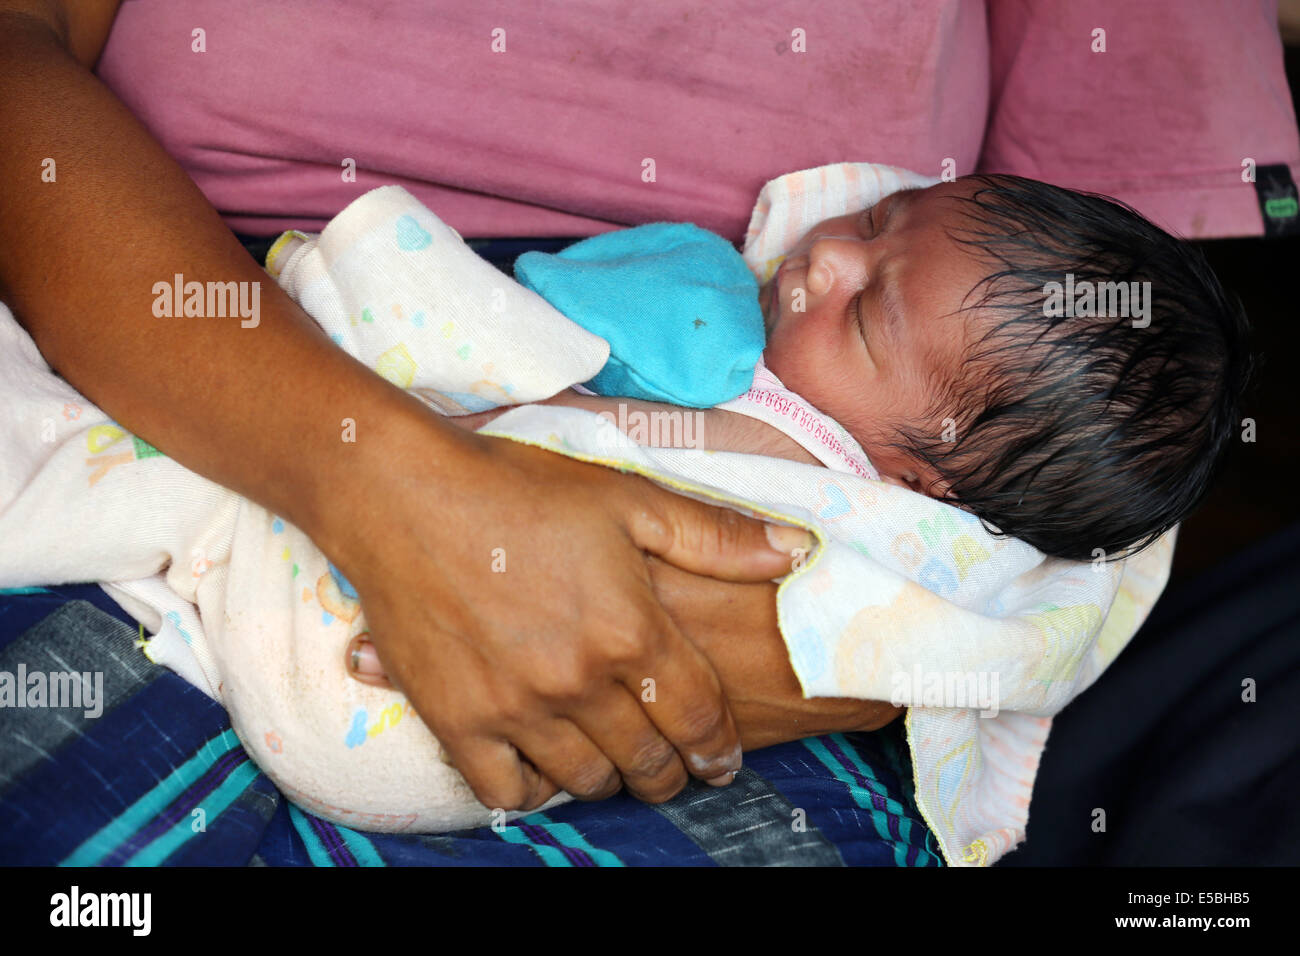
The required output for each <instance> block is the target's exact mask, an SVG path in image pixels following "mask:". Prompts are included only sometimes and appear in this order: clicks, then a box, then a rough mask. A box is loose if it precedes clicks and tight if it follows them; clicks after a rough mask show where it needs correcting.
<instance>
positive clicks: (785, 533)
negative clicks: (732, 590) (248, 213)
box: [628, 486, 816, 581]
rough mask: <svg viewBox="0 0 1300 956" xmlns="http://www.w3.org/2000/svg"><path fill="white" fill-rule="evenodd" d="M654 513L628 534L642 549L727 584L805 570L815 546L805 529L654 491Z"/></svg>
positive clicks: (646, 510)
mask: <svg viewBox="0 0 1300 956" xmlns="http://www.w3.org/2000/svg"><path fill="white" fill-rule="evenodd" d="M647 490H648V491H650V492H652V494H653V501H652V502H650V503H649V504H650V507H643V508H637V509H635V512H634V514H633V515H631V516H630V519H629V521H628V529H629V530H630V531H631V534H632V539H633V541H634V542H635V543H636V546H637V547H638V548H641V549H642V550H643V551H648V552H650V553H651V554H653V555H655V556H656V557H658V558H661V559H662V560H664V561H666V562H668V563H669V564H673V565H676V566H677V567H679V568H681V569H682V570H683V571H690V572H692V573H694V574H703V575H707V576H709V577H713V578H720V579H722V580H724V581H770V580H771V579H772V578H779V577H783V576H784V575H787V574H789V573H790V572H791V571H792V570H796V569H797V568H798V567H801V566H802V564H803V562H805V561H806V560H807V558H808V555H809V554H810V553H811V552H812V549H813V547H814V546H815V545H816V539H815V538H814V537H813V536H812V534H811V533H810V532H808V531H805V530H804V529H802V528H794V527H791V526H789V525H779V524H770V523H768V522H766V521H762V520H760V519H758V518H751V517H748V516H747V515H743V514H741V513H740V512H738V511H733V510H731V509H730V508H720V507H717V506H715V505H707V504H704V503H703V502H701V501H696V500H695V499H693V498H686V497H683V496H681V495H676V494H673V493H671V492H668V491H664V490H663V489H661V488H657V487H654V486H650V487H649V488H648V489H647Z"/></svg>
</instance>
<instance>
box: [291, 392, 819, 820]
mask: <svg viewBox="0 0 1300 956" xmlns="http://www.w3.org/2000/svg"><path fill="white" fill-rule="evenodd" d="M411 404H412V405H413V406H415V405H416V403H414V401H412V403H411ZM435 418H436V416H434V414H433V413H432V412H430V411H428V410H426V409H424V408H423V407H419V406H416V407H415V408H412V409H411V410H410V413H409V414H405V415H401V416H390V417H388V418H386V419H385V421H384V422H382V423H376V424H375V426H372V428H371V429H370V434H371V435H372V436H373V439H372V440H374V441H375V442H376V443H377V444H376V449H382V451H378V450H376V451H373V452H369V453H367V449H365V448H364V447H363V448H359V449H358V451H361V452H363V453H367V454H366V455H365V459H364V460H365V461H366V462H368V464H363V465H361V466H360V470H359V471H358V473H356V474H355V475H353V476H352V478H351V479H349V488H350V490H349V491H347V492H346V493H345V494H344V496H343V497H342V498H341V500H340V501H339V503H338V509H337V510H338V513H339V515H340V516H346V519H347V520H346V521H345V522H342V523H339V524H337V525H336V526H335V528H334V529H333V531H330V530H328V529H324V530H322V531H320V532H319V533H318V532H311V533H312V534H313V537H314V538H315V539H316V541H317V543H318V544H320V545H321V546H322V548H324V550H325V551H326V553H328V554H330V555H331V556H332V557H333V558H334V560H335V563H336V564H338V565H339V567H340V568H341V570H342V571H343V572H344V574H346V575H347V576H348V578H349V579H350V580H351V582H352V583H353V585H354V586H355V587H356V588H357V591H358V593H359V595H360V597H361V603H362V606H363V608H364V611H365V614H366V618H367V621H368V623H369V626H370V638H371V640H372V641H373V643H374V646H375V647H376V649H377V651H378V656H379V659H380V661H382V664H383V667H384V669H385V671H386V673H387V674H389V675H390V677H391V679H392V682H393V683H394V684H395V685H397V686H398V687H399V688H400V689H401V690H402V691H403V692H404V693H405V694H406V695H407V696H408V698H409V699H410V700H411V702H412V703H413V704H414V706H415V708H416V710H417V711H418V712H419V713H420V715H421V716H422V717H423V718H424V720H425V722H426V723H427V724H428V726H429V728H430V729H431V730H432V731H433V733H434V734H435V735H436V736H437V737H438V738H439V740H440V741H441V742H442V744H443V746H444V747H445V748H446V750H447V752H448V755H449V757H450V759H451V761H452V763H453V764H454V765H455V766H456V767H457V769H459V770H460V771H461V773H462V774H464V776H465V778H466V779H467V781H468V782H469V783H470V785H471V787H472V788H473V789H474V792H475V794H476V795H477V796H478V798H479V799H480V800H481V801H482V802H483V803H485V804H486V805H488V806H492V807H501V808H504V809H519V808H530V807H534V806H537V805H539V804H540V803H542V802H543V801H545V800H547V799H549V798H550V797H551V796H552V795H553V794H554V793H555V792H557V789H558V788H562V789H564V790H567V791H568V792H570V793H572V794H574V795H575V796H578V797H584V798H592V799H595V798H602V797H606V796H609V795H610V794H611V793H613V792H615V791H616V790H617V789H618V788H619V786H620V784H621V783H626V785H627V787H628V789H629V790H630V791H631V792H632V793H634V794H635V795H636V796H638V797H641V798H642V799H645V800H649V801H653V802H658V801H662V800H666V799H668V798H669V797H671V796H673V795H674V794H675V793H677V791H678V790H680V789H681V787H682V786H683V785H684V784H685V781H686V771H687V770H689V771H690V772H691V773H693V774H695V775H696V776H699V777H701V778H704V779H708V780H712V781H717V782H729V781H730V778H731V774H732V773H733V772H734V771H735V770H737V769H739V767H740V738H739V734H738V732H737V729H736V726H735V723H734V721H733V720H732V718H731V715H730V714H729V712H728V710H727V706H726V701H725V699H724V696H723V692H722V688H721V686H720V685H719V682H718V678H717V677H716V675H715V674H714V671H713V668H712V667H711V666H710V664H709V662H708V660H707V658H706V657H705V656H704V655H703V654H701V653H700V651H699V650H697V649H696V648H695V646H694V645H692V643H691V642H690V641H687V640H686V639H685V638H684V637H683V636H682V634H681V632H680V630H679V629H678V625H677V624H676V623H674V620H673V618H672V617H671V616H670V615H669V614H667V613H666V612H665V610H664V608H663V607H662V606H661V605H660V603H659V599H658V597H657V596H656V593H655V587H654V581H653V580H652V577H651V573H650V569H649V564H648V562H649V560H650V559H649V558H647V553H648V554H651V555H656V556H658V558H659V559H661V561H662V562H666V563H668V564H670V565H675V566H676V567H677V568H678V569H679V573H680V574H682V575H684V576H685V577H686V578H688V579H690V578H696V577H697V576H698V575H700V574H705V575H715V576H718V577H725V578H733V579H736V580H740V581H762V580H767V579H770V578H773V577H778V576H780V575H782V574H785V573H787V572H788V571H789V569H790V560H791V559H790V552H791V551H793V550H794V549H795V548H798V547H804V548H807V547H808V546H809V545H810V544H811V539H810V538H809V536H808V535H807V534H806V533H805V532H802V531H799V530H797V529H781V530H782V531H783V532H785V533H786V534H787V535H788V536H789V537H788V540H786V541H785V542H783V543H782V544H781V546H780V549H779V550H778V549H776V548H774V547H772V546H771V545H770V544H769V541H768V538H767V536H766V535H765V534H764V528H765V527H766V526H765V525H764V524H763V523H761V522H758V521H754V520H751V519H748V518H745V517H743V516H741V515H739V514H737V513H735V512H732V511H729V510H726V509H718V508H713V507H710V506H707V505H704V504H701V503H699V502H696V501H693V500H691V499H687V498H683V497H681V496H678V495H673V494H671V493H669V492H666V491H663V490H662V489H660V488H658V487H656V486H655V485H653V484H652V483H650V482H649V481H647V480H645V479H642V478H638V477H632V476H628V475H623V474H620V473H618V472H616V471H612V470H610V469H606V468H601V467H598V466H594V465H587V464H583V463H580V462H576V461H573V460H571V459H568V458H565V457H563V456H559V455H555V454H553V453H551V452H548V451H544V450H541V449H536V448H532V447H529V446H526V445H523V444H519V443H515V442H511V441H506V440H503V439H492V438H486V437H482V436H477V435H472V434H468V433H463V432H452V434H454V435H455V436H456V438H457V442H456V443H453V442H447V441H445V440H444V439H442V438H441V437H440V441H442V444H441V445H440V448H439V456H438V458H437V459H436V460H434V459H431V456H430V455H429V454H428V451H427V445H428V440H429V439H431V438H433V437H434V434H433V433H434V432H435V431H436V432H437V433H442V432H443V431H449V432H450V431H452V430H450V429H446V427H445V425H443V424H442V423H440V422H436V421H434V419H435ZM421 429H424V430H425V434H424V438H425V440H423V441H422V440H421V438H420V430H421ZM362 434H364V431H363V428H362V427H361V425H360V424H359V426H358V435H362ZM454 444H458V445H459V449H453V447H451V446H453V445H454ZM774 530H775V529H774ZM681 586H683V587H686V585H681ZM647 681H653V684H648V683H647ZM648 686H653V687H654V688H655V693H654V699H653V702H650V701H648V700H647V699H646V698H645V697H643V693H642V692H643V689H644V688H645V687H648ZM518 753H522V754H524V755H526V756H527V759H528V761H529V762H530V763H528V762H521V761H520V759H519V757H518ZM679 754H680V756H679ZM683 760H684V762H685V767H683ZM530 764H531V765H530Z"/></svg>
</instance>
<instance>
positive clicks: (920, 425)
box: [462, 176, 1247, 560]
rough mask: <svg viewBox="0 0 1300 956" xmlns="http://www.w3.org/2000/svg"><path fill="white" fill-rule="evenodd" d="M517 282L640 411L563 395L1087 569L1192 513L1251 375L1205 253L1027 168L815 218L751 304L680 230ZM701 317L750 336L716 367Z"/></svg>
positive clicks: (602, 388) (612, 236)
mask: <svg viewBox="0 0 1300 956" xmlns="http://www.w3.org/2000/svg"><path fill="white" fill-rule="evenodd" d="M516 273H517V278H519V280H520V281H521V282H522V283H523V284H524V285H526V286H529V287H530V288H533V289H535V290H536V291H537V292H539V293H540V294H541V295H542V296H543V297H545V298H546V299H548V301H550V302H551V303H552V304H553V305H555V306H556V307H557V308H558V309H559V310H560V311H561V312H563V313H564V314H565V315H567V316H568V317H569V318H571V319H573V320H574V321H575V322H577V323H578V324H580V325H582V326H584V327H586V328H588V329H590V330H591V331H593V332H596V334H598V335H601V336H602V337H604V338H606V339H607V340H608V341H609V342H610V343H611V357H610V363H609V365H607V366H606V368H605V369H604V370H602V372H601V374H600V375H599V376H597V377H596V378H595V379H594V380H593V381H592V382H589V383H587V384H588V385H589V386H591V387H592V388H594V389H595V390H596V391H597V392H599V393H600V394H601V395H605V396H610V395H617V396H633V397H636V398H638V399H641V400H642V401H640V402H627V401H615V400H612V399H608V398H599V397H594V396H581V395H577V394H575V393H564V394H562V395H560V396H557V397H556V398H554V399H551V400H550V402H549V403H550V404H566V405H574V406H577V407H581V408H587V409H589V410H592V411H597V412H601V413H603V414H604V415H605V416H606V417H607V418H608V419H609V420H610V421H614V422H618V421H620V417H619V416H620V414H621V416H622V418H621V420H622V421H623V422H625V423H626V422H627V421H634V422H635V421H637V420H638V419H637V414H638V413H640V414H641V416H642V418H641V419H640V420H642V421H644V420H645V417H644V416H646V415H650V414H653V413H655V412H656V411H665V412H666V411H667V409H666V407H665V406H663V405H655V404H647V402H646V401H645V400H647V399H648V400H650V401H651V402H653V401H654V400H658V401H661V402H671V403H675V404H700V405H711V406H716V407H714V408H711V409H709V411H708V412H707V413H706V414H705V415H703V416H702V417H700V418H697V419H696V421H697V422H698V423H699V424H698V425H697V426H696V428H695V429H694V433H693V434H691V435H686V434H685V430H683V432H682V435H681V436H678V437H677V438H675V439H674V438H673V437H672V436H669V440H676V441H682V440H688V441H690V442H691V443H693V444H696V445H698V446H701V447H708V448H714V449H718V450H729V451H741V452H750V453H759V454H771V455H777V456H780V457H788V458H792V459H794V460H803V461H808V462H814V463H821V464H825V465H828V466H829V467H832V468H836V469H839V470H845V471H849V472H852V473H856V474H858V475H860V476H862V477H870V478H879V479H880V480H883V481H887V482H891V483H894V484H901V485H904V486H906V487H909V488H911V489H913V490H916V491H919V492H921V493H924V494H928V495H931V496H933V497H936V498H939V499H942V500H944V501H947V502H949V503H951V504H953V505H956V506H958V507H960V508H963V509H964V510H966V511H968V512H970V513H972V514H974V515H976V516H978V517H979V518H981V519H982V520H983V521H985V522H986V523H987V524H990V525H992V526H994V527H995V528H996V529H998V531H1000V532H1001V533H1002V534H1006V535H1011V536H1013V537H1017V538H1020V539H1022V540H1024V541H1027V542H1028V543H1030V544H1032V545H1034V546H1035V547H1037V548H1038V549H1039V550H1041V551H1043V552H1044V553H1046V554H1050V555H1054V556H1058V557H1062V558H1068V559H1074V560H1093V559H1095V558H1097V557H1098V556H1099V555H1111V556H1113V555H1117V554H1122V553H1130V552H1131V551H1133V550H1136V549H1138V548H1141V547H1142V546H1143V545H1146V544H1148V543H1150V542H1151V541H1153V540H1155V539H1156V538H1157V537H1159V536H1160V535H1161V534H1163V533H1164V532H1165V531H1166V530H1168V529H1169V528H1170V527H1172V526H1173V525H1175V524H1176V523H1178V522H1179V521H1181V520H1182V519H1183V518H1185V517H1186V516H1187V514H1188V513H1189V512H1190V511H1191V510H1192V509H1193V508H1194V507H1195V506H1196V504H1197V503H1198V502H1199V501H1200V500H1201V498H1202V497H1203V495H1204V494H1205V492H1206V491H1207V489H1208V487H1209V485H1210V482H1211V477H1212V475H1213V473H1214V470H1215V467H1216V465H1217V462H1218V461H1219V459H1220V458H1221V456H1222V454H1223V453H1224V451H1225V450H1226V448H1227V446H1228V444H1229V442H1230V440H1231V436H1232V434H1233V431H1234V422H1235V421H1236V420H1237V418H1238V416H1237V411H1236V408H1237V403H1238V401H1239V399H1240V395H1241V391H1242V388H1243V385H1244V380H1245V378H1246V363H1247V358H1246V355H1247V353H1246V349H1245V320H1244V316H1243V315H1242V313H1241V311H1240V309H1239V308H1238V307H1235V306H1234V305H1233V304H1232V303H1230V302H1229V300H1228V298H1227V296H1226V295H1225V293H1224V291H1223V289H1222V288H1221V287H1220V285H1219V283H1218V282H1217V280H1216V279H1215V277H1214V275H1213V274H1212V273H1211V271H1210V270H1209V267H1208V266H1207V265H1206V263H1205V261H1204V259H1203V257H1202V256H1201V255H1200V254H1199V253H1198V252H1197V250H1196V249H1194V248H1193V247H1192V246H1190V245H1188V244H1186V243H1182V242H1179V241H1178V240H1176V239H1174V238H1173V237H1172V236H1170V235H1168V234H1167V233H1165V232H1162V231H1161V230H1160V229H1158V228H1157V227H1155V226H1153V225H1152V224H1150V223H1149V222H1147V221H1146V220H1144V219H1143V218H1142V217H1141V216H1139V215H1138V214H1137V213H1136V212H1134V211H1133V210H1131V209H1129V208H1127V207H1125V206H1122V205H1120V204H1118V203H1115V202H1114V201H1112V200H1108V199H1103V198H1101V197H1098V196H1092V195H1084V194H1081V193H1077V192H1072V191H1070V190H1066V189H1061V188H1058V187H1055V186H1050V185H1047V184H1045V183H1040V182H1036V181H1033V180H1027V179H1020V178H1017V177H1010V176H980V177H975V176H970V177H963V178H961V179H958V180H956V181H955V182H951V183H940V184H938V185H935V186H931V187H930V188H927V189H915V190H902V191H898V192H895V193H892V194H891V195H889V196H886V197H885V198H884V199H882V200H881V201H880V202H878V203H876V204H875V205H874V206H872V207H871V208H868V209H866V210H864V211H862V212H859V213H854V214H850V215H847V216H842V217H840V218H836V219H828V220H826V221H824V222H821V223H819V224H818V225H816V226H814V227H813V228H812V229H811V230H809V231H808V233H807V234H806V235H805V236H804V237H803V239H802V240H801V241H800V242H799V243H798V245H797V246H795V248H794V249H792V250H791V251H790V253H789V255H788V256H786V257H785V259H784V261H782V262H781V263H780V266H779V268H777V270H776V272H775V274H774V275H773V276H772V277H771V278H770V279H769V280H768V281H767V282H766V283H765V284H764V285H763V286H762V288H761V289H759V288H757V284H756V282H755V281H754V280H753V279H752V278H751V277H750V273H749V272H748V269H747V268H746V267H745V265H744V263H743V262H742V261H741V259H740V256H739V255H738V254H737V253H735V252H734V250H733V249H732V248H731V246H730V244H728V243H726V241H725V240H723V239H721V238H720V237H716V236H710V234H708V233H704V232H703V230H699V229H697V228H696V227H694V226H677V225H667V224H656V225H652V226H643V227H639V228H637V229H629V230H623V231H621V232H617V233H608V234H605V235H602V236H597V237H595V238H593V239H588V240H585V241H584V242H581V243H578V244H577V245H576V246H573V247H570V248H569V249H567V250H565V251H563V252H561V253H559V254H558V255H545V254H542V253H526V254H525V255H524V256H522V257H521V258H520V259H519V261H518V263H517V265H516ZM683 277H686V278H685V279H684V278H683ZM746 278H748V279H749V286H748V287H747V286H746V285H745V282H744V280H745V279H746ZM612 288H617V289H618V294H614V293H612V292H611V291H610V290H611V289H612ZM593 290H594V291H593ZM701 290H706V291H707V293H708V298H707V299H706V300H704V301H703V302H701V299H700V291H701ZM1062 293H1072V294H1071V295H1070V297H1069V300H1068V301H1064V300H1063V296H1062ZM1054 296H1055V298H1054ZM638 303H640V304H639V306H638ZM632 309H637V311H636V312H635V313H632V312H631V310H632ZM699 313H703V314H704V315H705V316H707V318H701V317H700V315H699ZM705 322H708V323H712V324H720V323H729V325H730V329H731V330H734V334H733V335H732V336H731V337H730V338H728V339H727V340H726V341H727V342H728V344H729V345H730V346H731V347H730V348H729V349H728V350H726V352H725V354H719V351H720V350H719V349H718V347H717V345H716V344H712V347H708V346H702V345H700V344H698V343H699V342H700V338H699V337H698V335H697V332H698V328H699V325H700V324H702V323H705ZM760 351H761V358H758V355H759V352H760ZM756 359H757V362H755V360H756ZM613 369H616V370H617V371H616V373H614V374H611V370H613ZM751 376H752V378H753V382H752V384H751V383H750V382H749V378H750V377H751ZM738 381H739V382H740V383H741V384H743V385H744V387H745V389H744V391H743V393H742V394H740V395H739V396H738V397H737V396H736V385H737V382H738ZM711 388H712V389H713V391H712V392H710V389H711ZM724 399H730V400H728V401H724ZM629 412H631V413H632V417H631V418H629ZM491 417H494V413H488V414H486V415H475V416H472V417H471V418H469V419H468V420H464V421H462V424H466V425H468V426H470V427H478V426H480V425H481V424H483V423H484V422H485V421H486V420H489V419H490V418H491ZM659 437H663V436H659Z"/></svg>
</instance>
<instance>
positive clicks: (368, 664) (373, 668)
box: [348, 632, 384, 677]
mask: <svg viewBox="0 0 1300 956" xmlns="http://www.w3.org/2000/svg"><path fill="white" fill-rule="evenodd" d="M366 633H369V632H366ZM348 668H349V669H350V670H351V671H352V673H354V674H360V675H361V676H363V677H383V676H384V666H383V665H382V664H380V663H379V653H378V652H377V651H376V650H375V645H374V644H371V643H370V642H369V641H368V640H366V638H365V635H364V634H358V635H357V637H356V638H355V639H354V640H353V641H352V653H351V654H349V655H348Z"/></svg>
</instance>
